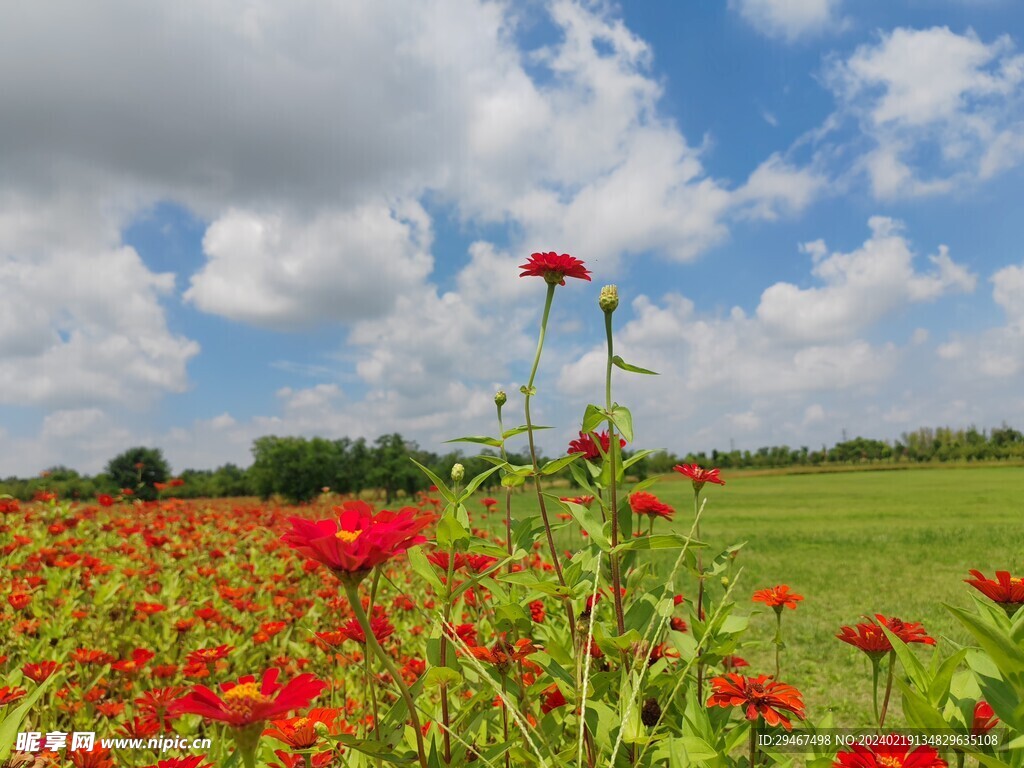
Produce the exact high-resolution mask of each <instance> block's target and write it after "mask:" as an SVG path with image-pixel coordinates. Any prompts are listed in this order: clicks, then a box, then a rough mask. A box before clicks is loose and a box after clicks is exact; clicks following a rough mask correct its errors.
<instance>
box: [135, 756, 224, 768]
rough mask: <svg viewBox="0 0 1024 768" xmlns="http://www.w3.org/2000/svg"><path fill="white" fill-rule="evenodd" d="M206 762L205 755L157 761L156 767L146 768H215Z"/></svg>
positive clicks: (148, 767) (148, 766)
mask: <svg viewBox="0 0 1024 768" xmlns="http://www.w3.org/2000/svg"><path fill="white" fill-rule="evenodd" d="M204 760H206V756H205V755H190V756H189V757H171V758H168V759H167V760H157V762H156V765H147V766H146V767H145V768H213V763H204V762H203V761H204Z"/></svg>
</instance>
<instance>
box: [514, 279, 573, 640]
mask: <svg viewBox="0 0 1024 768" xmlns="http://www.w3.org/2000/svg"><path fill="white" fill-rule="evenodd" d="M554 298H555V284H554V283H550V282H549V283H548V293H547V296H546V297H545V298H544V314H543V316H542V317H541V321H540V337H539V338H538V339H537V353H536V355H534V358H533V368H531V369H530V380H529V381H528V382H527V383H526V386H525V387H524V388H523V394H524V395H525V401H526V403H525V406H524V407H525V411H526V436H527V439H528V441H529V444H530V460H531V461H532V462H533V486H534V488H535V489H536V490H537V504H538V505H539V506H540V516H541V519H542V520H543V521H544V532H545V533H546V534H547V539H548V549H549V550H550V551H551V561H552V563H553V564H554V566H555V575H556V576H557V577H558V583H559V584H560V585H562V586H563V587H564V586H565V576H563V575H562V565H561V563H560V562H559V559H558V550H556V549H555V537H554V535H553V534H552V532H551V521H550V520H549V518H548V509H547V505H546V504H545V503H544V492H543V490H542V489H541V485H540V465H539V464H538V463H537V447H536V445H535V444H534V440H533V421H532V420H531V418H530V399H531V398H532V397H533V391H534V390H533V382H534V379H536V378H537V368H538V366H539V365H540V353H541V351H542V350H543V349H544V334H545V332H546V330H547V327H548V316H549V315H550V314H551V302H552V300H553V299H554ZM565 612H566V616H567V617H568V619H569V632H570V633H571V634H572V636H573V637H575V636H576V617H575V616H574V615H573V612H572V604H571V603H569V602H568V601H566V602H565Z"/></svg>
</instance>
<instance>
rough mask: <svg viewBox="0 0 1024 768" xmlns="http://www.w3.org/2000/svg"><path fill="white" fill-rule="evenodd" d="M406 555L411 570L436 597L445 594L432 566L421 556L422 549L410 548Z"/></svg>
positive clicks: (425, 557) (424, 556)
mask: <svg viewBox="0 0 1024 768" xmlns="http://www.w3.org/2000/svg"><path fill="white" fill-rule="evenodd" d="M406 555H407V556H408V558H409V565H411V566H412V569H413V570H414V571H416V573H418V574H419V575H420V576H421V577H422V578H423V579H425V580H426V581H427V583H428V584H430V586H431V587H433V589H434V592H435V593H437V594H438V595H443V594H445V592H446V591H447V590H446V589H445V587H444V585H443V584H442V583H441V578H440V577H439V576H438V575H437V572H436V571H435V570H434V566H432V565H431V564H430V561H429V560H427V556H426V555H424V554H423V547H412V548H411V549H409V550H407V551H406Z"/></svg>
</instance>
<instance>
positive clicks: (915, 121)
mask: <svg viewBox="0 0 1024 768" xmlns="http://www.w3.org/2000/svg"><path fill="white" fill-rule="evenodd" d="M8 16H9V19H8V20H6V21H5V24H4V26H3V28H2V29H0V86H2V88H0V92H3V93H4V94H5V105H4V109H3V110H0V156H2V157H3V158H4V162H3V163H2V164H0V279H2V280H3V284H4V286H5V299H4V301H3V302H2V303H0V354H2V359H3V361H4V365H3V368H2V372H0V438H2V439H0V476H3V475H9V474H20V475H30V474H34V473H36V472H38V471H40V470H42V469H44V468H46V467H49V466H52V465H56V464H65V465H69V466H73V467H75V468H78V469H80V470H82V471H87V472H95V471H98V470H100V469H101V468H102V466H103V464H104V463H105V462H106V460H107V459H109V458H110V457H111V456H113V455H114V454H115V453H117V452H119V451H120V450H123V449H124V448H126V447H128V446H130V445H135V444H149V445H158V446H160V447H162V448H163V449H164V451H165V453H166V454H167V456H168V458H169V459H170V461H171V463H172V465H173V467H174V468H175V469H177V470H180V469H183V468H185V467H210V466H216V465H218V464H221V463H224V462H227V461H231V462H235V463H238V464H243V465H245V464H247V463H248V462H249V460H250V454H249V449H250V446H251V444H252V440H253V439H254V438H256V437H258V436H260V435H264V434H302V435H314V434H320V435H325V436H328V437H340V436H345V435H347V436H350V437H355V436H360V435H362V436H366V437H368V438H370V439H373V438H375V437H376V436H377V435H379V434H382V433H385V432H390V431H399V432H401V433H403V434H404V435H406V436H408V437H410V438H412V439H415V440H417V441H418V442H419V443H420V444H421V445H423V446H425V447H428V448H432V449H438V448H440V447H441V445H442V441H444V440H446V439H448V438H450V437H454V436H456V435H459V434H467V433H487V432H493V431H494V429H495V427H494V424H493V404H492V397H493V394H494V391H495V390H496V389H497V388H498V387H504V388H505V389H506V390H507V391H508V392H509V393H510V400H511V403H510V405H509V409H510V415H509V417H508V418H509V419H510V420H511V421H515V420H517V418H518V417H517V416H515V415H514V414H516V413H518V412H519V410H520V408H521V402H520V396H519V395H518V393H517V390H518V388H519V385H520V384H521V383H523V381H524V380H525V378H526V376H527V375H528V370H529V363H530V360H531V357H532V352H533V348H534V344H535V340H536V333H537V323H538V320H539V313H540V309H541V305H542V302H543V293H544V288H543V284H542V283H541V281H539V280H528V279H520V278H518V276H517V275H518V270H517V269H516V267H517V265H519V264H521V263H522V262H523V261H524V260H525V259H526V258H527V257H528V256H529V254H530V253H532V252H534V251H549V250H555V251H558V252H559V253H570V254H572V255H574V256H576V257H578V258H581V259H583V260H584V261H585V262H586V263H587V265H588V266H589V267H590V268H591V270H592V271H593V274H594V282H593V283H587V284H585V283H582V282H579V281H569V284H568V285H566V286H565V288H559V290H558V292H557V295H556V302H555V308H554V311H553V315H552V322H551V328H550V333H549V337H548V346H547V347H546V349H545V356H544V360H543V361H542V366H541V374H540V377H539V379H538V385H539V390H540V394H539V396H538V399H537V408H538V410H539V412H540V418H541V419H542V420H543V421H545V422H546V423H548V424H550V425H552V426H553V427H554V429H553V430H552V431H551V432H550V433H546V435H545V439H546V442H545V443H544V447H545V448H546V449H547V451H548V452H549V453H556V452H560V451H561V450H563V448H564V445H565V444H566V443H567V441H568V439H570V438H571V437H572V436H573V434H574V432H575V429H576V428H578V427H575V428H574V425H575V424H577V423H578V420H579V418H580V416H581V414H582V411H583V408H584V406H585V405H586V403H587V402H589V401H591V400H596V399H599V398H600V397H601V396H602V392H603V382H602V377H603V354H604V352H603V347H602V344H603V333H602V327H601V324H602V318H601V314H600V312H599V310H598V309H597V306H596V301H597V294H598V291H599V289H600V286H601V285H603V284H605V283H615V284H617V285H618V287H619V291H620V295H621V297H622V304H621V307H620V309H619V310H618V312H617V313H616V315H615V322H616V328H617V345H618V351H619V352H620V353H621V354H622V355H623V356H624V357H625V358H626V359H627V360H630V361H634V362H636V363H638V364H640V365H644V366H647V367H650V368H654V369H656V370H658V371H660V372H661V374H662V375H661V376H659V377H658V378H657V379H653V378H648V377H628V376H621V377H619V378H618V379H617V381H616V392H617V399H619V400H620V401H622V402H624V403H625V404H627V405H629V406H630V407H631V408H632V410H633V411H634V414H635V419H636V423H637V425H638V429H637V442H638V444H642V445H643V446H645V447H665V448H668V449H670V450H673V451H676V452H680V453H683V452H686V451H689V450H706V449H710V448H713V447H726V446H728V445H729V444H730V442H732V443H734V444H735V445H736V446H737V447H741V448H750V449H755V448H757V447H758V446H761V445H766V444H779V443H785V444H789V445H791V446H800V445H809V446H817V445H821V444H823V443H832V442H834V441H836V440H837V439H839V438H840V436H841V434H842V432H843V430H844V429H845V430H846V431H847V432H848V433H849V434H851V435H852V434H863V435H865V436H871V437H879V438H886V439H892V438H896V437H898V436H899V435H900V433H901V432H903V431H906V430H911V429H914V428H916V427H918V426H935V425H944V424H948V425H954V426H966V425H969V424H975V425H977V426H979V427H991V426H996V425H999V424H1000V423H1002V422H1004V421H1005V422H1008V423H1010V424H1013V425H1015V426H1017V427H1018V428H1019V427H1021V426H1022V425H1024V395H1022V392H1024V387H1022V384H1024V249H1022V246H1021V243H1022V242H1024V221H1022V218H1021V216H1020V213H1019V211H1020V202H1019V201H1020V200H1021V199H1022V198H1024V53H1022V51H1024V8H1022V7H1021V6H1020V5H1019V4H1018V3H1014V2H1012V1H1011V0H942V1H936V2H923V1H917V2H909V1H908V2H898V3H896V2H881V1H878V2H876V1H875V0H858V2H853V1H852V0H729V2H722V3H711V2H707V3H697V2H671V1H669V0H649V1H647V2H630V3H623V4H619V5H616V4H611V3H600V2H583V1H582V0H580V1H579V2H570V1H569V0H556V1H555V2H539V1H531V2H525V3H522V2H521V3H512V2H484V0H438V1H437V2H430V3H423V2H419V0H387V1H386V2H380V1H374V2H370V0H366V1H365V2H351V3H345V4H337V3H329V2H312V3H305V4H302V5H300V6H297V5H294V4H289V5H274V4H266V3H262V2H257V1H256V0H237V1H236V2H225V3H219V4H209V3H200V2H198V1H196V2H191V1H189V2H177V3H154V4H151V5H148V6H147V7H146V9H145V10H144V11H140V10H139V9H138V8H137V6H135V5H133V4H130V3H125V2H122V1H120V0H101V1H100V2H97V3H94V4H91V5H90V8H89V9H88V10H86V9H84V8H81V7H80V6H79V5H78V4H76V3H73V2H70V0H69V1H68V2H64V3H48V4H44V5H39V4H36V5H27V6H26V5H22V6H19V8H17V9H16V10H14V11H12V12H11V13H10V14H8ZM44 42H45V44H43V43H44Z"/></svg>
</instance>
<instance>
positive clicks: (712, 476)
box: [672, 464, 725, 491]
mask: <svg viewBox="0 0 1024 768" xmlns="http://www.w3.org/2000/svg"><path fill="white" fill-rule="evenodd" d="M672 469H674V470H675V471H676V472H678V473H679V474H681V475H684V476H686V477H688V478H690V480H691V481H693V490H694V491H699V490H700V489H701V488H703V487H704V483H714V484H715V485H725V480H723V479H722V478H721V477H719V476H718V473H719V472H720V470H718V469H704V468H703V467H702V466H700V464H676V465H675V466H674V467H672Z"/></svg>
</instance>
